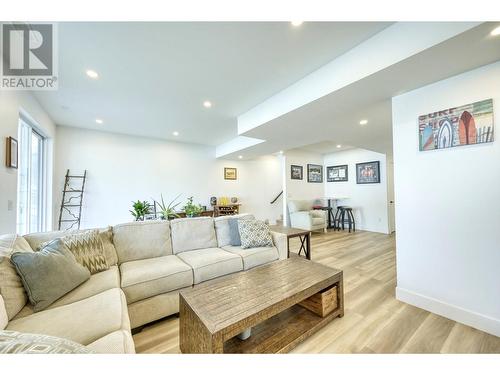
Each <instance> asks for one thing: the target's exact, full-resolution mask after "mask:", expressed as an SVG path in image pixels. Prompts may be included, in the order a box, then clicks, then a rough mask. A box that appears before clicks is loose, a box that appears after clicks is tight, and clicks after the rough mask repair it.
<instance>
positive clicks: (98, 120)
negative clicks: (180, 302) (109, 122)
mask: <svg viewBox="0 0 500 375" xmlns="http://www.w3.org/2000/svg"><path fill="white" fill-rule="evenodd" d="M95 122H97V123H98V124H99V125H101V124H102V123H103V122H104V121H102V120H101V119H100V118H96V119H95Z"/></svg>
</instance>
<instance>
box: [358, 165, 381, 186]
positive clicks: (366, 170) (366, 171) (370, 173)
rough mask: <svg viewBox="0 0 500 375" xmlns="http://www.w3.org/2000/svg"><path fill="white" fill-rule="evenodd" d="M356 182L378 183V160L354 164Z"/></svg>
mask: <svg viewBox="0 0 500 375" xmlns="http://www.w3.org/2000/svg"><path fill="white" fill-rule="evenodd" d="M356 183H357V184H378V183H380V162H379V161H369V162H366V163H357V164H356Z"/></svg>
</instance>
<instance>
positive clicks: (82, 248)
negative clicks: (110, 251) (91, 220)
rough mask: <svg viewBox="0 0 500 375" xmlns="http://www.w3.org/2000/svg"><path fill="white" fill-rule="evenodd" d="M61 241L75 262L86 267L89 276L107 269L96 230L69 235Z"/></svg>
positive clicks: (102, 248)
mask: <svg viewBox="0 0 500 375" xmlns="http://www.w3.org/2000/svg"><path fill="white" fill-rule="evenodd" d="M62 240H63V242H64V244H65V245H66V246H67V247H68V248H69V250H70V251H71V252H72V253H73V255H74V256H75V258H76V261H77V262H78V263H80V264H81V265H82V266H84V267H87V268H88V270H89V271H90V273H91V274H94V273H98V272H101V271H106V270H107V269H109V265H108V262H107V260H106V255H105V253H104V247H103V244H102V240H101V237H100V236H99V231H98V230H89V231H86V232H82V233H77V234H70V235H67V236H65V237H63V238H62Z"/></svg>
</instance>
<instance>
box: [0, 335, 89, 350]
mask: <svg viewBox="0 0 500 375" xmlns="http://www.w3.org/2000/svg"><path fill="white" fill-rule="evenodd" d="M91 353H95V352H93V351H92V350H90V349H88V348H86V347H85V346H83V345H80V344H78V343H76V342H74V341H70V340H67V339H63V338H60V337H54V336H47V335H38V334H33V333H22V332H16V331H0V354H91Z"/></svg>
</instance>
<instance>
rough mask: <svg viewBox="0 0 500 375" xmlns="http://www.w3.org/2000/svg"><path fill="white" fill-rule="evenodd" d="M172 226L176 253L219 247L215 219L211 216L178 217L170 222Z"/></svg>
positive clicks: (173, 246)
mask: <svg viewBox="0 0 500 375" xmlns="http://www.w3.org/2000/svg"><path fill="white" fill-rule="evenodd" d="M170 226H171V228H172V249H173V252H174V254H179V253H182V252H183V251H190V250H197V249H206V248H210V247H217V239H216V238H215V227H214V219H212V218H211V217H193V218H185V219H176V220H172V221H171V222H170Z"/></svg>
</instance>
